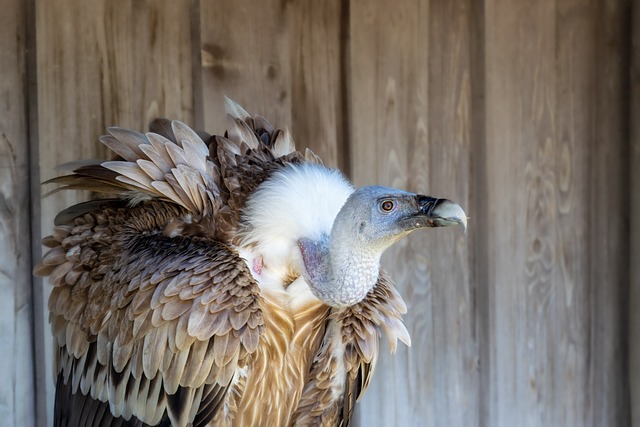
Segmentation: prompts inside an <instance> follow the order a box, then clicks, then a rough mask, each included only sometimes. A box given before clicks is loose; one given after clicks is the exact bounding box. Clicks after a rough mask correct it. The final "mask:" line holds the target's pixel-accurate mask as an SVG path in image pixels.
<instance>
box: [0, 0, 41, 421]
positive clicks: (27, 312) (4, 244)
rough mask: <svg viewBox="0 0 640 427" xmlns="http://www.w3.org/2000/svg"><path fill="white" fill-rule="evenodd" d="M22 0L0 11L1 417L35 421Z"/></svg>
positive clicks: (24, 35)
mask: <svg viewBox="0 0 640 427" xmlns="http://www.w3.org/2000/svg"><path fill="white" fill-rule="evenodd" d="M26 25H27V20H26V8H25V3H24V2H22V1H20V0H10V1H4V2H3V3H2V13H1V14H0V76H2V78H1V79H0V100H2V101H1V102H0V253H2V257H0V336H1V337H2V343H3V348H4V350H5V351H4V352H3V357H2V360H1V361H0V396H1V397H0V420H2V421H1V422H0V423H2V424H3V425H13V426H33V425H35V422H36V419H35V402H34V391H33V390H34V372H33V371H34V368H33V341H32V337H31V334H32V330H33V321H32V310H33V305H32V301H31V245H30V243H31V242H30V239H29V234H30V227H29V218H30V209H29V157H28V156H29V146H28V139H27V136H28V132H27V99H26V91H25V89H26V33H27V27H26Z"/></svg>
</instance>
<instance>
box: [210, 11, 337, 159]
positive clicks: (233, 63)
mask: <svg viewBox="0 0 640 427" xmlns="http://www.w3.org/2000/svg"><path fill="white" fill-rule="evenodd" d="M340 13H341V8H340V1H339V0H331V1H325V2H314V1H310V0H299V1H292V2H280V1H275V0H269V1H264V2H252V1H249V0H243V1H240V2H233V3H231V2H225V1H210V2H203V3H202V4H201V17H202V19H201V28H202V33H201V38H202V54H201V57H202V81H203V93H204V109H205V125H206V128H207V130H209V131H210V132H218V133H219V132H222V131H223V130H224V96H228V97H230V98H232V99H233V100H235V101H236V102H239V103H240V104H241V105H243V106H244V107H245V109H247V111H249V112H250V113H252V114H261V115H263V116H265V117H267V118H268V119H269V120H270V121H271V122H272V123H273V124H274V125H277V126H288V127H289V128H290V129H291V132H292V135H293V138H294V140H295V141H296V143H297V146H298V148H304V147H309V148H311V149H312V150H313V151H314V152H315V153H316V154H318V155H320V156H321V157H322V158H323V160H324V161H325V163H326V164H327V165H330V166H336V165H338V164H343V163H344V160H343V159H342V157H343V156H342V153H341V152H339V147H340V146H341V144H343V140H344V128H343V113H342V92H341V89H342V88H341V80H340V73H341V57H340V44H339V43H340V34H341V33H340Z"/></svg>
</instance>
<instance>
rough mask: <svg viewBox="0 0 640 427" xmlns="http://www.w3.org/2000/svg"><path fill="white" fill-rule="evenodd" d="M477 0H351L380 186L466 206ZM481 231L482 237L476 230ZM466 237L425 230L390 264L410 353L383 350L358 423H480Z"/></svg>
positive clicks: (360, 171) (364, 129)
mask: <svg viewBox="0 0 640 427" xmlns="http://www.w3.org/2000/svg"><path fill="white" fill-rule="evenodd" d="M470 19H471V18H470V2H464V1H461V2H429V1H419V0H418V1H413V0H406V1H400V2H393V3H383V2H374V3H372V2H366V1H354V2H351V28H350V34H351V47H350V57H351V66H350V67H351V69H350V73H351V74H350V79H351V88H352V91H351V93H350V98H351V112H350V114H351V118H352V120H353V122H352V126H353V129H352V131H353V147H352V169H353V176H354V180H355V182H356V184H357V185H364V184H373V183H378V184H382V185H390V186H394V187H400V188H407V189H409V190H411V191H418V192H422V193H427V194H432V195H435V196H447V197H449V198H452V199H454V200H456V201H458V202H460V203H461V204H462V205H463V206H467V205H468V200H469V194H468V190H469V172H470V165H469V161H470V157H469V153H470V139H469V137H470V113H471V109H470V107H471V86H470V66H471V62H470V61H471V56H470V55H471V52H470V33H469V31H470ZM471 233H473V231H471ZM468 248H469V240H467V238H466V236H465V235H463V233H462V231H461V230H451V229H447V230H431V231H424V232H419V233H416V234H414V235H412V236H410V237H409V238H408V239H407V240H405V241H403V242H401V243H399V244H398V245H396V246H395V247H393V248H392V249H390V250H389V251H388V252H387V253H386V254H385V256H384V259H383V266H385V267H386V268H388V269H389V271H390V272H391V274H392V277H394V279H395V280H396V281H397V284H398V288H399V290H400V292H401V293H402V294H403V296H404V297H405V300H406V301H407V302H408V305H409V313H408V314H407V315H406V316H405V320H406V324H407V327H408V329H409V331H410V333H411V336H412V340H413V345H412V348H409V349H407V348H406V347H404V346H402V345H401V346H400V349H399V351H398V354H396V355H389V354H388V351H387V349H386V348H385V349H383V351H382V354H381V357H380V358H379V360H378V367H377V369H376V373H375V375H374V379H373V381H372V383H371V385H370V389H369V390H368V392H367V394H365V396H364V398H363V400H362V402H361V403H360V407H359V408H358V418H359V425H362V426H369V425H389V426H390V425H416V426H418V425H420V426H422V425H468V426H473V425H477V424H478V419H477V416H478V407H477V403H478V399H477V388H478V371H477V368H478V365H477V364H478V348H477V343H476V341H475V328H476V326H475V312H474V306H473V292H474V289H473V287H472V284H471V281H470V277H469V271H470V270H469V249H468Z"/></svg>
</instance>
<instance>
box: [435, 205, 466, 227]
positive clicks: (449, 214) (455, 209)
mask: <svg viewBox="0 0 640 427" xmlns="http://www.w3.org/2000/svg"><path fill="white" fill-rule="evenodd" d="M433 213H434V214H437V215H438V216H440V217H441V218H443V219H444V220H446V222H447V223H448V224H449V225H454V224H460V225H461V226H462V229H463V231H464V233H465V234H466V233H467V219H468V217H467V214H466V213H465V211H464V209H462V207H461V206H460V205H459V204H457V203H454V202H452V201H450V200H443V201H442V202H441V204H440V205H439V206H438V207H437V208H436V209H435V210H434V212H433Z"/></svg>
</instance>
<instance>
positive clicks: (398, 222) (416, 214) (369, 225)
mask: <svg viewBox="0 0 640 427" xmlns="http://www.w3.org/2000/svg"><path fill="white" fill-rule="evenodd" d="M339 216H346V219H347V220H346V221H336V223H335V226H336V227H338V226H348V227H350V228H351V230H349V231H350V233H349V234H351V235H352V236H354V238H356V239H358V240H360V241H361V242H362V243H366V244H369V245H373V246H381V247H385V248H386V247H388V246H391V245H392V244H393V243H395V242H396V241H397V240H399V239H400V238H402V237H403V236H405V235H407V234H408V233H410V232H411V231H413V230H415V229H417V228H423V227H446V226H449V225H454V224H461V225H463V227H466V222H467V217H466V215H465V213H464V211H463V210H462V208H461V207H460V206H459V205H457V204H455V203H453V202H451V201H449V200H447V199H438V198H434V197H429V196H424V195H420V194H414V193H409V192H407V191H402V190H396V189H393V188H386V187H363V188H360V189H358V190H356V191H355V192H354V193H353V194H351V196H350V197H349V199H348V200H347V202H346V203H345V205H344V206H343V208H342V210H341V212H340V214H339ZM338 224H341V225H338ZM344 231H346V230H344Z"/></svg>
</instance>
